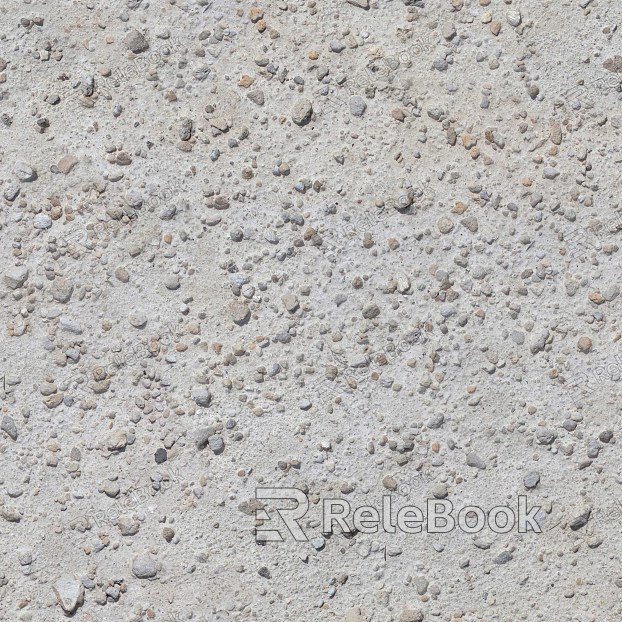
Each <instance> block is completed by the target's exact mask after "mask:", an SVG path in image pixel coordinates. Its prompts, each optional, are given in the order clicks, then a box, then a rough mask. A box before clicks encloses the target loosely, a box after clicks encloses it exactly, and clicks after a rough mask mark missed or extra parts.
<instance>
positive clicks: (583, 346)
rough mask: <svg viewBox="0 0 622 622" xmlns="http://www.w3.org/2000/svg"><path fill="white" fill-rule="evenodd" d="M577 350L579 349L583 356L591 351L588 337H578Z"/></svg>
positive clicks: (590, 342)
mask: <svg viewBox="0 0 622 622" xmlns="http://www.w3.org/2000/svg"><path fill="white" fill-rule="evenodd" d="M577 348H579V350H580V351H581V352H583V354H587V353H588V352H589V351H590V350H591V349H592V340H591V339H590V338H589V337H579V341H577Z"/></svg>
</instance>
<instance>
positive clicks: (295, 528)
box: [255, 488, 309, 542]
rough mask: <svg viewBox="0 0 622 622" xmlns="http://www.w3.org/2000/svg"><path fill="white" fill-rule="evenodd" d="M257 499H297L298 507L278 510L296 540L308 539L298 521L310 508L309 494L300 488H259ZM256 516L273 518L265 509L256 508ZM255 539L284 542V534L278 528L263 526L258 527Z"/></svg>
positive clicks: (261, 518) (262, 518)
mask: <svg viewBox="0 0 622 622" xmlns="http://www.w3.org/2000/svg"><path fill="white" fill-rule="evenodd" d="M255 499H259V500H263V501H279V500H283V501H286V500H289V501H295V502H296V507H293V508H289V509H287V508H276V511H277V513H278V515H279V516H280V517H281V519H282V521H283V522H284V523H285V526H286V527H287V529H288V530H289V533H290V534H291V535H292V536H293V538H294V540H296V542H307V541H308V538H307V536H305V533H304V531H303V530H302V529H301V528H300V525H298V523H297V522H296V521H298V520H300V519H301V518H302V517H303V516H304V515H305V514H306V513H307V511H308V510H309V499H307V495H305V493H304V492H302V490H298V488H257V489H255ZM255 518H257V519H259V520H263V521H271V520H272V519H271V518H270V515H269V514H268V512H266V510H264V509H258V510H256V511H255ZM255 540H256V541H257V542H283V535H282V534H281V532H280V531H279V530H278V529H266V528H265V527H263V526H261V527H257V530H256V533H255Z"/></svg>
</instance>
